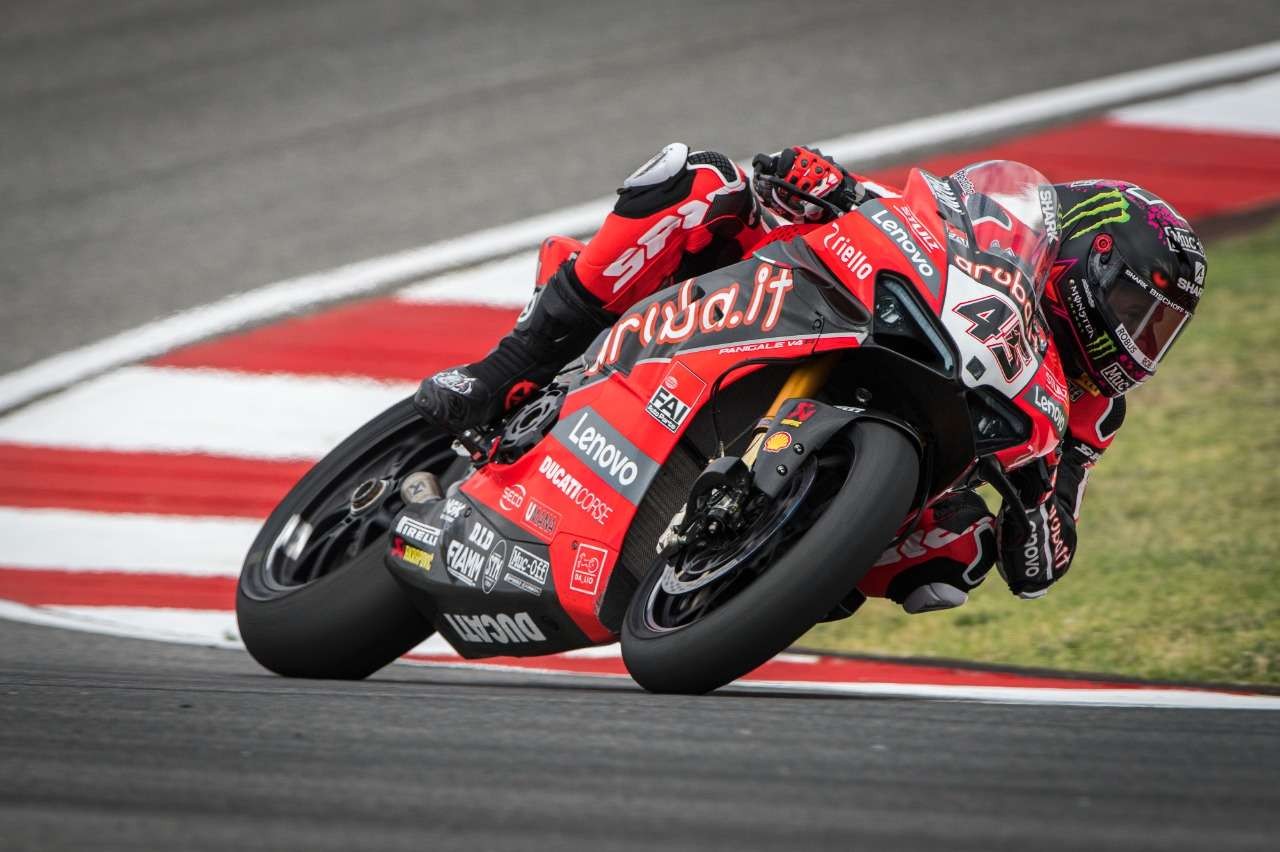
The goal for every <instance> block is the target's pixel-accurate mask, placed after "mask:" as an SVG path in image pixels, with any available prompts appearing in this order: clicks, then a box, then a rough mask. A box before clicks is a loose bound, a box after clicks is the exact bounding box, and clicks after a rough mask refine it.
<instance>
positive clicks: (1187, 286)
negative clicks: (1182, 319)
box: [1178, 278, 1204, 299]
mask: <svg viewBox="0 0 1280 852" xmlns="http://www.w3.org/2000/svg"><path fill="white" fill-rule="evenodd" d="M1178 289H1179V290H1183V291H1185V292H1187V293H1190V294H1191V295H1193V296H1195V297H1196V298H1197V299H1199V298H1200V297H1201V296H1203V295H1204V288H1203V287H1201V286H1200V285H1199V284H1193V283H1192V282H1190V281H1188V280H1187V279H1185V278H1179V279H1178Z"/></svg>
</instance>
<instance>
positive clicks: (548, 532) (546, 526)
mask: <svg viewBox="0 0 1280 852" xmlns="http://www.w3.org/2000/svg"><path fill="white" fill-rule="evenodd" d="M524 522H525V526H527V527H529V529H531V530H533V531H534V532H537V533H540V534H542V535H544V536H546V537H547V538H554V537H555V534H556V527H558V526H560V515H559V514H558V513H557V512H556V511H555V510H554V509H549V508H547V507H546V506H544V505H542V504H541V503H539V502H538V501H537V500H530V501H529V505H528V506H526V507H525V510H524Z"/></svg>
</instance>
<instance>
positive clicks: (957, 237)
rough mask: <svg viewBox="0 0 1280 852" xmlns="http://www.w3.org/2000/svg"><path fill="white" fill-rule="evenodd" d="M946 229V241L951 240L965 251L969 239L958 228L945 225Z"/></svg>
mask: <svg viewBox="0 0 1280 852" xmlns="http://www.w3.org/2000/svg"><path fill="white" fill-rule="evenodd" d="M946 227H947V239H949V240H951V242H953V243H956V244H958V245H961V246H963V247H964V248H966V249H967V248H968V247H969V237H968V236H967V235H966V234H965V233H964V231H961V230H960V229H959V228H956V227H955V226H954V225H951V224H947V226H946Z"/></svg>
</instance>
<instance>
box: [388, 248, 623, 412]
mask: <svg viewBox="0 0 1280 852" xmlns="http://www.w3.org/2000/svg"><path fill="white" fill-rule="evenodd" d="M566 242H567V241H566ZM546 248H547V247H546V246H544V252H543V254H544V257H545V255H546ZM573 264H574V259H573V257H572V256H571V257H569V258H568V259H566V260H564V261H563V262H562V263H561V264H560V265H559V266H558V267H556V268H555V269H554V272H552V273H551V274H550V275H549V277H548V278H547V280H546V283H545V284H544V285H543V286H541V287H538V288H537V289H536V290H534V294H533V298H532V299H530V301H529V304H528V305H526V306H525V309H524V310H523V311H522V312H521V313H520V316H519V317H518V318H517V320H516V325H515V328H513V329H512V330H511V331H510V332H508V333H507V335H506V337H504V338H502V339H501V340H500V341H498V345H497V346H495V347H494V348H493V351H491V352H490V353H489V354H488V355H486V356H485V357H483V358H481V359H480V360H479V361H476V362H474V363H472V364H464V365H462V366H460V367H453V368H451V369H448V370H442V371H440V372H439V373H436V374H435V375H434V376H430V377H429V378H427V379H424V380H423V382H422V385H421V386H420V387H419V388H418V392H417V393H416V394H415V395H414V398H413V403H414V406H415V407H416V408H417V410H418V413H419V414H421V415H422V417H423V418H424V419H426V420H428V421H430V422H432V423H437V424H439V425H441V426H443V427H444V428H445V429H447V430H448V431H449V432H450V433H452V434H455V435H456V434H459V433H461V432H463V431H465V430H467V429H475V428H478V427H481V426H485V425H488V424H490V423H493V422H495V421H496V420H498V419H499V418H500V417H501V416H503V415H504V414H505V413H506V412H508V411H511V410H513V409H515V408H517V407H518V406H519V405H520V404H521V403H523V402H524V401H525V400H527V399H528V398H529V396H530V395H531V394H532V393H533V392H534V391H536V390H537V389H539V388H541V387H542V386H543V385H545V384H546V383H547V382H549V381H551V379H552V378H554V377H555V375H556V373H558V372H559V371H560V369H561V368H562V367H564V365H565V364H566V363H568V362H569V361H570V360H571V359H572V358H574V357H575V356H577V355H580V354H582V351H583V350H584V349H586V347H587V345H588V344H589V343H591V341H592V340H593V339H595V337H596V335H597V334H599V333H600V332H601V331H602V330H604V329H605V328H607V327H608V326H610V325H612V324H613V321H614V320H615V319H616V317H615V316H614V315H613V314H611V313H609V312H608V311H606V310H604V308H603V307H601V305H600V301H599V300H598V299H597V298H596V297H595V296H593V295H592V294H591V293H590V292H588V291H587V289H586V288H585V287H583V286H582V282H581V281H579V280H578V276H577V275H576V273H574V271H573ZM542 272H543V270H540V275H539V278H542V277H543V275H542Z"/></svg>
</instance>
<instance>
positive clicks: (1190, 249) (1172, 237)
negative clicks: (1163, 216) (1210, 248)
mask: <svg viewBox="0 0 1280 852" xmlns="http://www.w3.org/2000/svg"><path fill="white" fill-rule="evenodd" d="M1164 238H1165V242H1167V243H1168V244H1169V248H1177V249H1182V250H1183V251H1185V252H1187V253H1189V254H1198V255H1200V257H1204V244H1203V243H1201V242H1200V238H1199V237H1197V236H1196V235H1195V234H1193V233H1192V232H1191V231H1188V230H1187V229H1186V228H1175V227H1174V226H1172V225H1165V226H1164Z"/></svg>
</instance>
